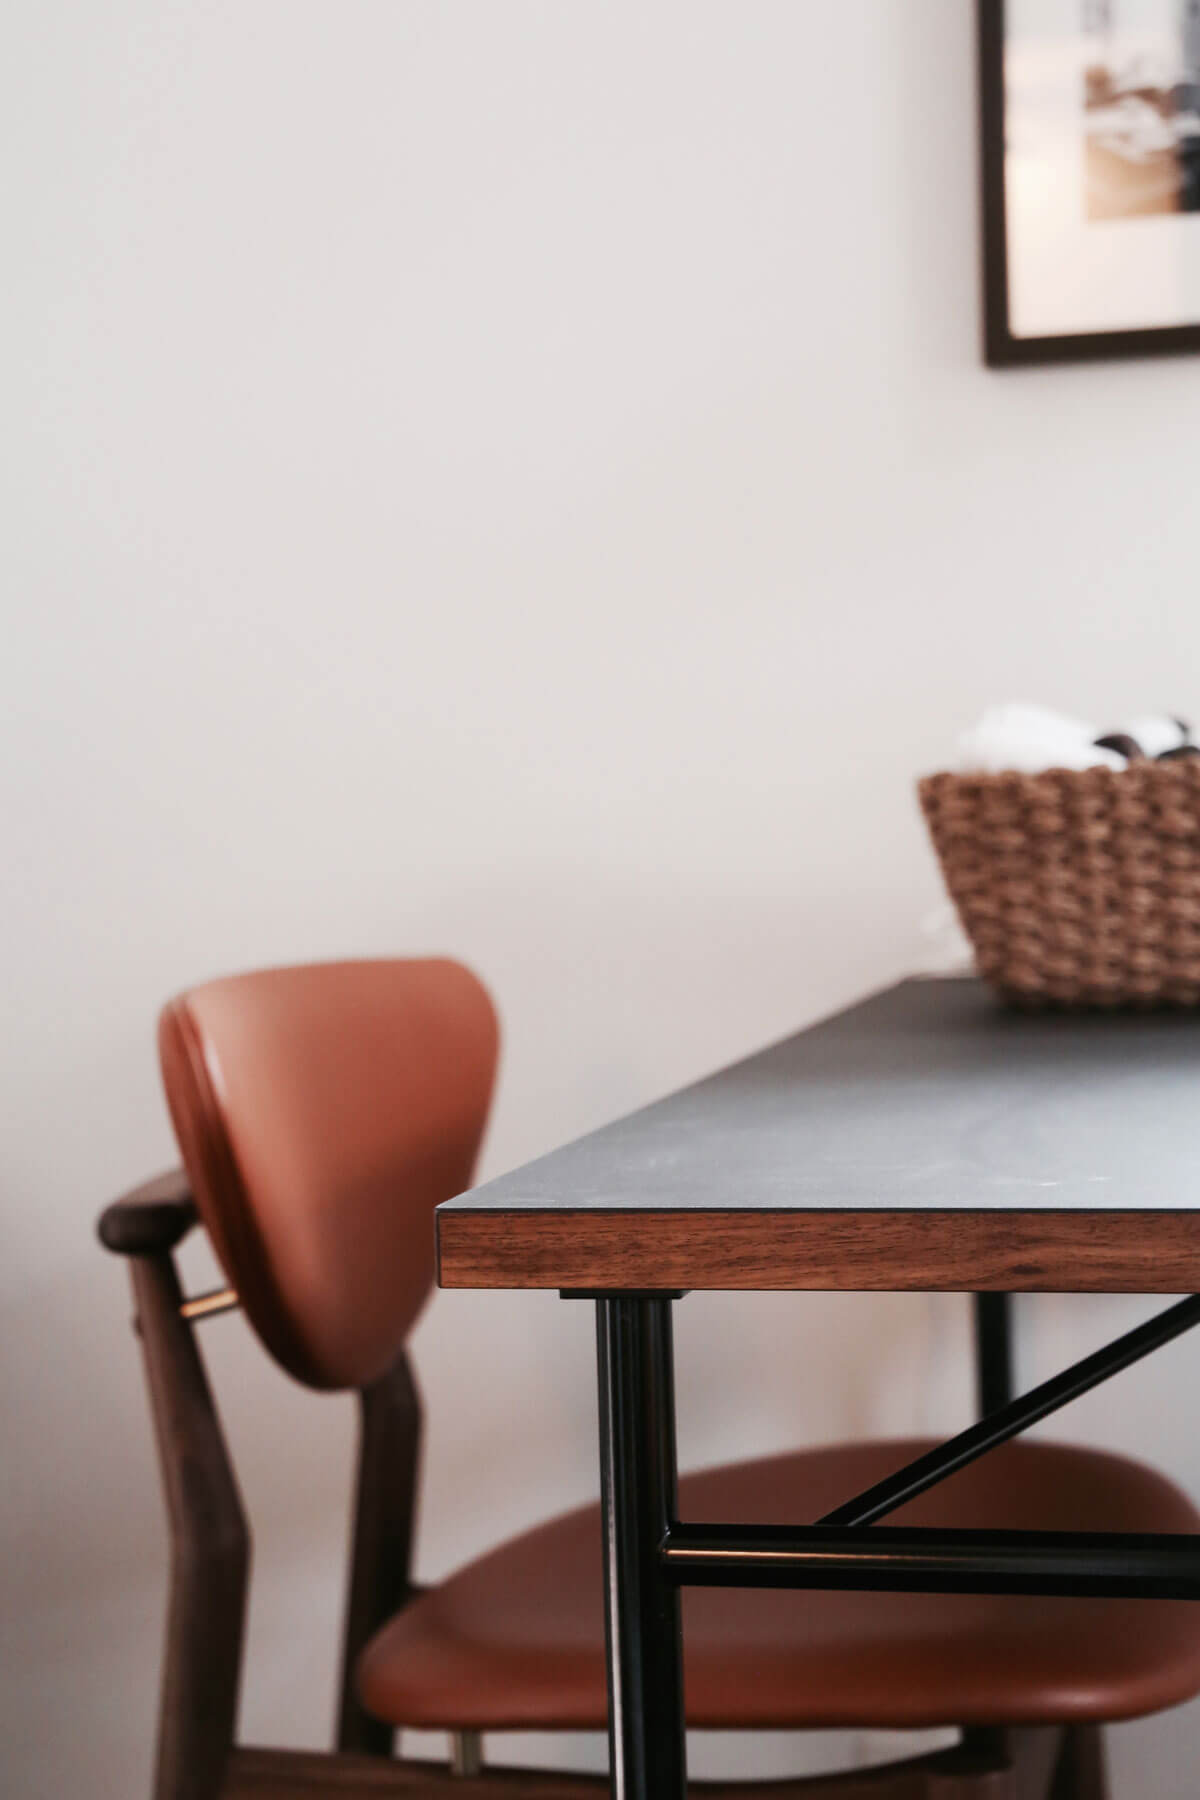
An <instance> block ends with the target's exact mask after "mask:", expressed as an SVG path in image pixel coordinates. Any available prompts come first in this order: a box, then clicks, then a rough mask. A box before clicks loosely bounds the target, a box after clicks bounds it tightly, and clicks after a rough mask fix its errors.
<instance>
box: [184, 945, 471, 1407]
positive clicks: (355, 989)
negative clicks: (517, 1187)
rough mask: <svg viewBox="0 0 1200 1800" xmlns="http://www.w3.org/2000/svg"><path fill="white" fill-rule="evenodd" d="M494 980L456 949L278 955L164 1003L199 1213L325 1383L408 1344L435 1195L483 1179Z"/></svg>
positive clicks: (259, 1320) (341, 1382)
mask: <svg viewBox="0 0 1200 1800" xmlns="http://www.w3.org/2000/svg"><path fill="white" fill-rule="evenodd" d="M497 1039H498V1033H497V1026H496V1015H495V1012H494V1010H493V1007H492V1003H491V1001H490V999H489V997H488V995H487V992H486V990H485V989H484V987H483V986H482V985H481V983H480V982H479V981H477V980H476V978H475V977H474V976H473V975H472V974H471V973H470V972H469V970H467V969H464V968H463V967H462V966H461V965H460V964H458V963H454V962H447V961H441V960H436V961H435V960H430V961H411V962H400V961H396V962H346V963H324V964H312V965H309V966H306V967H300V968H291V969H268V970H264V971H262V972H259V973H256V974H250V975H235V976H231V977H229V978H228V979H226V980H222V981H211V982H208V983H206V984H205V985H204V986H203V987H196V988H192V989H191V990H190V991H189V992H187V993H185V994H181V995H180V996H179V997H178V999H175V1000H172V1001H171V1002H170V1003H169V1005H167V1006H166V1007H165V1008H164V1009H163V1013H162V1016H161V1018H160V1020H159V1032H158V1044H159V1057H160V1061H161V1065H162V1074H163V1083H164V1085H165V1087H166V1093H167V1104H168V1106H169V1107H170V1111H171V1119H172V1122H173V1124H174V1126H175V1135H176V1137H177V1138H178V1139H179V1147H180V1150H181V1152H182V1155H183V1160H184V1164H185V1167H186V1169H187V1172H188V1176H189V1178H190V1181H191V1184H192V1189H193V1192H194V1195H195V1198H196V1203H197V1206H198V1207H199V1210H200V1215H201V1217H202V1219H203V1220H204V1223H205V1225H206V1227H207V1228H208V1232H209V1235H210V1237H211V1238H212V1241H213V1245H214V1247H215V1249H216V1252H217V1255H218V1256H219V1258H220V1260H221V1263H222V1265H223V1266H224V1269H225V1272H226V1274H227V1275H228V1277H229V1280H230V1282H231V1283H232V1284H233V1286H234V1287H235V1288H236V1289H237V1291H238V1294H239V1296H240V1297H241V1301H242V1305H243V1307H244V1308H245V1311H246V1313H247V1315H248V1317H249V1319H250V1322H251V1324H252V1325H253V1326H254V1327H255V1329H256V1330H257V1332H258V1334H259V1336H260V1337H261V1338H262V1340H263V1342H264V1343H265V1344H266V1346H267V1348H268V1349H269V1350H270V1351H271V1352H272V1354H273V1355H274V1356H275V1357H276V1358H277V1359H278V1361H279V1362H281V1363H282V1364H283V1366H284V1368H286V1369H288V1370H289V1371H290V1372H291V1373H292V1374H293V1375H295V1376H296V1377H297V1378H298V1379H299V1380H301V1381H304V1382H307V1383H308V1384H309V1385H310V1386H312V1387H322V1388H335V1387H358V1386H362V1385H363V1384H365V1383H366V1382H369V1381H372V1380H374V1379H375V1377H376V1376H378V1375H381V1374H382V1373H383V1371H384V1370H385V1369H386V1368H387V1367H388V1365H389V1364H390V1363H391V1362H392V1360H393V1359H394V1358H395V1356H396V1355H397V1353H398V1352H399V1350H400V1348H401V1346H402V1344H403V1342H404V1339H405V1337H406V1336H407V1334H408V1332H409V1330H410V1328H411V1326H412V1324H413V1322H414V1320H415V1319H416V1316H417V1314H418V1313H419V1311H420V1310H421V1306H422V1304H423V1303H424V1301H425V1299H426V1296H427V1295H428V1293H429V1290H430V1287H431V1285H432V1280H433V1231H434V1223H433V1208H434V1207H435V1206H436V1205H437V1204H438V1202H439V1201H441V1200H445V1199H448V1198H450V1197H451V1196H452V1195H454V1194H457V1193H460V1192H461V1191H462V1190H463V1189H464V1188H465V1187H468V1186H469V1185H470V1180H471V1171H472V1168H473V1166H474V1162H475V1156H476V1152H477V1150H478V1148H479V1142H480V1139H481V1137H482V1136H483V1129H484V1125H485V1123H486V1120H487V1112H488V1104H489V1101H490V1099H491V1092H492V1082H493V1078H494V1074H495V1066H496V1052H497Z"/></svg>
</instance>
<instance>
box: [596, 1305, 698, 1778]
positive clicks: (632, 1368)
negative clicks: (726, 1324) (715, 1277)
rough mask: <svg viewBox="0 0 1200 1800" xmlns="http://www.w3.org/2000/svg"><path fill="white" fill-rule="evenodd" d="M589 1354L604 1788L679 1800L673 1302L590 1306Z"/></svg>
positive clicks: (682, 1765) (682, 1759)
mask: <svg viewBox="0 0 1200 1800" xmlns="http://www.w3.org/2000/svg"><path fill="white" fill-rule="evenodd" d="M596 1354H597V1366H598V1372H599V1382H600V1482H601V1500H602V1506H603V1517H604V1597H605V1633H606V1642H607V1646H608V1741H609V1749H610V1754H611V1758H612V1761H611V1769H612V1791H613V1795H614V1800H684V1795H685V1793H686V1789H687V1766H686V1752H685V1742H684V1719H683V1663H682V1641H681V1632H680V1618H679V1591H678V1589H677V1588H676V1587H674V1586H673V1585H672V1584H669V1583H668V1582H666V1581H665V1580H664V1579H663V1573H662V1570H661V1567H660V1563H659V1554H658V1553H659V1547H660V1545H661V1544H662V1542H663V1539H664V1537H665V1536H666V1533H667V1529H668V1527H669V1526H670V1525H672V1524H673V1523H674V1522H675V1397H674V1370H673V1367H672V1358H671V1302H670V1300H667V1299H659V1298H652V1299H630V1298H625V1297H620V1298H616V1299H601V1300H598V1301H597V1303H596Z"/></svg>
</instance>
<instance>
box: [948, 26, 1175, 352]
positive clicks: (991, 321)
mask: <svg viewBox="0 0 1200 1800" xmlns="http://www.w3.org/2000/svg"><path fill="white" fill-rule="evenodd" d="M976 28H977V42H978V57H979V124H980V175H981V185H982V223H983V231H982V239H983V339H984V343H983V349H984V361H985V362H986V363H987V365H988V367H989V368H993V369H1002V368H1011V367H1013V366H1014V365H1019V364H1028V363H1061V362H1093V361H1099V360H1102V359H1106V358H1109V357H1129V356H1177V355H1180V354H1182V353H1185V352H1194V351H1197V350H1200V322H1197V323H1195V324H1183V325H1169V326H1151V327H1147V328H1146V329H1144V330H1131V331H1087V332H1079V333H1075V334H1071V335H1067V336H1058V337H1017V336H1014V334H1013V332H1012V329H1011V324H1010V318H1009V303H1008V296H1009V280H1008V226H1007V207H1006V203H1005V189H1004V145H1005V89H1004V44H1005V0H976Z"/></svg>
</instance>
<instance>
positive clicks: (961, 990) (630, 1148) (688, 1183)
mask: <svg viewBox="0 0 1200 1800" xmlns="http://www.w3.org/2000/svg"><path fill="white" fill-rule="evenodd" d="M1198 1110H1200V1015H1196V1014H1191V1013H1170V1012H1156V1013H1142V1014H1136V1013H1135V1014H1129V1013H1121V1014H1053V1013H1036V1014H1030V1013H1020V1012H1014V1011H1011V1010H1008V1009H1006V1008H1004V1007H1002V1006H1001V1005H1000V1004H999V1003H998V1002H997V1001H996V1000H995V999H993V998H992V996H991V995H990V993H989V992H988V990H987V989H986V988H984V987H983V986H982V984H981V983H979V982H977V981H975V980H971V979H943V978H935V977H927V978H916V979H913V980H908V981H903V982H901V983H899V985H897V986H896V987H892V988H889V989H887V990H886V991H885V992H883V993H880V994H876V995H873V996H872V997H871V998H869V999H867V1000H864V1001H862V1002H861V1003H860V1004H859V1005H856V1006H852V1007H850V1008H849V1009H848V1010H847V1011H845V1012H841V1013H838V1014H836V1015H835V1016H834V1017H832V1018H829V1019H826V1020H824V1022H823V1023H821V1024H818V1025H814V1026H812V1027H810V1028H809V1029H808V1030H806V1031H801V1032H799V1033H797V1035H796V1036H794V1037H790V1038H787V1039H785V1040H784V1041H783V1042H782V1043H778V1044H775V1045H773V1046H772V1047H771V1048H769V1049H767V1050H763V1051H761V1052H759V1053H758V1054H757V1055H755V1056H751V1057H748V1058H747V1059H746V1060H745V1061H743V1062H739V1063H734V1064H733V1065H732V1066H731V1067H729V1068H727V1069H722V1070H721V1071H720V1072H719V1073H718V1074H715V1075H712V1076H709V1077H708V1078H707V1079H706V1080H703V1081H699V1082H697V1083H696V1084H695V1085H694V1086H692V1087H687V1088H683V1089H682V1090H681V1091H680V1092H678V1093H675V1094H671V1095H669V1096H668V1097H667V1098H666V1099H663V1100H659V1101H657V1102H655V1103H654V1104H653V1105H651V1106H647V1107H644V1108H642V1109H641V1110H640V1111H638V1112H635V1113H631V1114H630V1115H629V1116H628V1117H626V1118H622V1119H618V1120H616V1121H615V1122H614V1123H613V1124H611V1125H606V1126H604V1127H602V1128H601V1129H600V1130H598V1131H593V1132H591V1133H589V1134H588V1135H587V1136H586V1137H582V1138H579V1139H578V1140H577V1141H576V1142H574V1143H570V1144H566V1145H564V1146H563V1147H562V1148H561V1149H559V1150H553V1151H551V1152H550V1153H549V1154H548V1155H546V1156H542V1157H539V1158H538V1159H537V1161H535V1162H531V1163H528V1164H526V1165H525V1167H523V1168H519V1169H516V1170H514V1171H513V1172H512V1173H511V1174H508V1175H502V1176H500V1177H499V1178H498V1179H497V1180H494V1181H489V1182H486V1183H484V1184H483V1185H482V1186H480V1187H478V1188H475V1189H473V1190H472V1191H471V1192H470V1193H469V1194H466V1195H464V1196H461V1197H460V1198H459V1199H457V1200H452V1201H450V1202H448V1203H447V1206H446V1207H445V1208H444V1209H442V1210H443V1211H447V1212H453V1211H454V1210H455V1209H458V1208H469V1209H471V1210H478V1209H481V1208H483V1209H489V1210H496V1211H501V1212H503V1211H507V1210H522V1211H526V1210H529V1209H533V1208H539V1209H540V1208H547V1209H567V1210H571V1211H575V1210H577V1209H580V1208H593V1207H600V1208H622V1209H642V1208H652V1209H655V1210H660V1209H668V1208H683V1209H686V1210H688V1211H701V1210H704V1209H706V1208H712V1207H717V1208H720V1209H721V1210H722V1211H726V1210H729V1209H736V1208H749V1209H757V1210H775V1209H791V1208H800V1209H804V1210H809V1209H812V1208H834V1209H837V1210H838V1211H846V1210H850V1209H856V1208H897V1209H900V1210H903V1211H906V1212H907V1211H910V1210H913V1209H916V1208H951V1209H954V1208H964V1209H977V1208H989V1209H993V1208H1000V1209H1003V1208H1013V1209H1021V1210H1028V1209H1030V1208H1039V1209H1047V1210H1052V1209H1060V1208H1061V1209H1075V1208H1082V1209H1086V1210H1088V1211H1095V1210H1098V1209H1104V1208H1108V1207H1120V1208H1137V1207H1150V1208H1155V1209H1159V1208H1178V1209H1185V1210H1192V1209H1196V1208H1200V1117H1198Z"/></svg>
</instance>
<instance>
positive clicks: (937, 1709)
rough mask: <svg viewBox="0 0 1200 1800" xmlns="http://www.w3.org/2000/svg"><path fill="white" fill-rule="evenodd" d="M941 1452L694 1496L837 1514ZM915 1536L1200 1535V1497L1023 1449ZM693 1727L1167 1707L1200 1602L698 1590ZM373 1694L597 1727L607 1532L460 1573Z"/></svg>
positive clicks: (924, 1500) (519, 1550)
mask: <svg viewBox="0 0 1200 1800" xmlns="http://www.w3.org/2000/svg"><path fill="white" fill-rule="evenodd" d="M928 1448H929V1445H928V1443H924V1442H922V1443H875V1444H856V1445H846V1446H837V1447H834V1448H828V1449H818V1450H808V1451H799V1452H797V1453H795V1454H791V1455H785V1456H778V1457H772V1458H768V1459H765V1460H760V1461H757V1462H748V1463H741V1464H737V1465H734V1466H730V1467H726V1468H721V1469H713V1470H709V1471H706V1472H704V1473H701V1474H698V1475H692V1476H690V1477H686V1478H684V1479H683V1480H682V1481H681V1484H680V1516H681V1517H682V1518H685V1519H691V1520H696V1521H704V1520H709V1521H720V1520H727V1521H737V1522H757V1521H761V1522H763V1523H775V1524H779V1523H786V1522H788V1521H793V1522H795V1521H804V1520H810V1519H814V1518H816V1517H819V1516H820V1515H821V1514H822V1513H824V1512H826V1511H827V1510H829V1509H830V1508H831V1507H833V1506H835V1505H837V1504H838V1502H839V1501H842V1500H845V1499H849V1498H850V1496H851V1495H852V1494H854V1493H856V1492H858V1491H859V1490H860V1489H862V1488H864V1487H867V1486H869V1485H870V1484H871V1483H872V1482H874V1481H877V1480H879V1479H880V1478H881V1477H882V1476H883V1475H885V1474H887V1473H889V1472H890V1471H891V1470H892V1469H895V1468H897V1467H898V1466H900V1464H902V1463H903V1462H906V1461H907V1460H909V1458H911V1457H913V1456H916V1455H918V1454H919V1453H920V1452H921V1451H923V1450H925V1449H928ZM892 1518H893V1520H894V1522H895V1523H896V1524H909V1525H942V1526H953V1525H962V1526H966V1525H974V1526H992V1527H1002V1526H1008V1527H1012V1528H1022V1527H1028V1528H1045V1529H1050V1530H1053V1529H1080V1530H1088V1529H1092V1530H1122V1531H1189V1532H1190V1531H1198V1530H1200V1516H1198V1515H1197V1513H1196V1510H1195V1508H1194V1507H1193V1506H1192V1504H1191V1502H1190V1501H1189V1500H1188V1499H1187V1497H1186V1496H1185V1495H1184V1494H1182V1493H1181V1492H1180V1491H1179V1490H1178V1489H1177V1488H1175V1487H1173V1486H1172V1485H1171V1484H1170V1483H1169V1482H1168V1481H1166V1480H1165V1479H1164V1478H1163V1477H1162V1476H1160V1475H1158V1474H1157V1473H1155V1472H1154V1471H1153V1470H1151V1469H1148V1468H1145V1467H1144V1466H1142V1465H1141V1464H1138V1463H1134V1462H1130V1461H1128V1460H1126V1459H1125V1458H1122V1457H1116V1456H1107V1455H1104V1454H1102V1453H1100V1452H1098V1451H1092V1450H1084V1449H1074V1448H1068V1447H1065V1446H1059V1445H1052V1444H1043V1443H1039V1442H1026V1443H1013V1444H1008V1445H1004V1446H1002V1447H1001V1448H999V1449H997V1450H995V1451H993V1452H991V1453H990V1454H989V1455H987V1456H985V1457H984V1458H983V1459H982V1460H980V1461H979V1462H976V1463H974V1464H973V1465H971V1466H970V1467H968V1468H966V1469H964V1470H962V1471H960V1472H959V1473H958V1474H957V1475H954V1476H951V1477H950V1478H949V1480H947V1481H946V1482H945V1483H944V1484H943V1485H942V1486H940V1487H937V1488H934V1489H931V1490H930V1491H929V1492H928V1493H927V1494H923V1495H922V1496H920V1498H919V1499H917V1500H915V1501H913V1502H911V1503H910V1504H909V1505H908V1506H906V1507H904V1508H902V1509H900V1510H898V1511H897V1512H896V1513H895V1514H894V1515H892ZM683 1620H684V1626H683V1636H684V1670H685V1688H686V1704H687V1716H688V1721H689V1723H690V1724H692V1725H694V1726H708V1727H713V1728H724V1729H736V1728H738V1727H764V1728H765V1727H779V1728H787V1727H805V1726H808V1727H823V1726H827V1727H834V1726H861V1727H872V1726H876V1727H896V1728H904V1727H912V1728H915V1727H920V1726H931V1725H999V1724H1035V1723H1069V1722H1079V1721H1083V1720H1103V1719H1119V1718H1127V1717H1131V1716H1134V1715H1137V1714H1141V1713H1146V1712H1152V1711H1155V1710H1157V1709H1158V1708H1160V1707H1165V1706H1169V1705H1172V1704H1174V1703H1175V1702H1177V1701H1181V1700H1184V1699H1187V1698H1189V1697H1190V1696H1191V1695H1193V1694H1195V1693H1196V1692H1198V1691H1200V1605H1195V1604H1193V1603H1190V1602H1187V1601H1151V1600H1096V1599H1071V1600H1058V1599H1040V1598H1030V1597H1025V1596H1016V1595H999V1596H973V1595H958V1594H954V1595H926V1594H870V1593H819V1592H793V1593H789V1592H780V1591H771V1590H755V1589H718V1588H692V1589H686V1588H685V1589H684V1592H683ZM359 1690H360V1693H361V1695H362V1699H363V1702H364V1704H365V1705H366V1706H367V1707H368V1709H369V1710H370V1711H371V1712H373V1713H375V1714H376V1715H377V1716H378V1717H380V1718H381V1719H385V1720H387V1721H389V1722H391V1723H394V1724H397V1725H412V1726H430V1727H449V1728H453V1727H462V1728H469V1727H472V1726H475V1727H479V1728H481V1729H484V1730H504V1729H518V1728H537V1727H544V1728H548V1729H589V1728H596V1729H600V1728H602V1727H603V1725H604V1721H605V1687H604V1629H603V1621H602V1614H601V1586H600V1520H599V1515H598V1511H597V1509H596V1508H595V1507H585V1508H583V1509H582V1510H580V1511H578V1512H573V1513H568V1514H566V1515H564V1516H563V1517H561V1518H558V1519H555V1520H553V1521H551V1522H550V1523H548V1524H545V1525H542V1526H539V1527H538V1528H537V1529H536V1530H534V1531H531V1532H527V1533H526V1534H525V1535H524V1536H523V1537H520V1538H517V1539H515V1540H513V1541H512V1542H510V1543H508V1544H506V1545H504V1546H502V1547H501V1548H500V1549H497V1550H494V1551H492V1552H491V1553H490V1554H488V1555H486V1556H484V1557H482V1558H480V1559H479V1561H477V1562H474V1563H471V1564H470V1565H469V1566H468V1567H466V1568H464V1569H461V1570H460V1571H459V1572H458V1573H457V1574H455V1575H452V1576H451V1577H450V1578H449V1579H448V1580H447V1581H445V1582H443V1583H442V1584H441V1585H440V1586H438V1587H435V1588H433V1589H431V1590H429V1591H428V1592H426V1593H425V1594H423V1595H422V1596H421V1597H419V1598H418V1599H417V1600H416V1601H414V1602H413V1603H412V1604H411V1605H410V1606H409V1607H408V1608H407V1609H406V1610H405V1611H404V1612H402V1613H400V1614H399V1615H398V1616H397V1617H396V1618H395V1619H394V1620H392V1622H391V1623H390V1624H388V1625H387V1626H385V1628H384V1629H383V1630H382V1631H381V1632H380V1633H379V1634H378V1636H377V1637H376V1638H375V1639H374V1640H373V1641H372V1642H371V1644H369V1645H368V1647H367V1650H366V1651H365V1653H364V1655H363V1657H362V1659H361V1661H360V1664H359Z"/></svg>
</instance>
